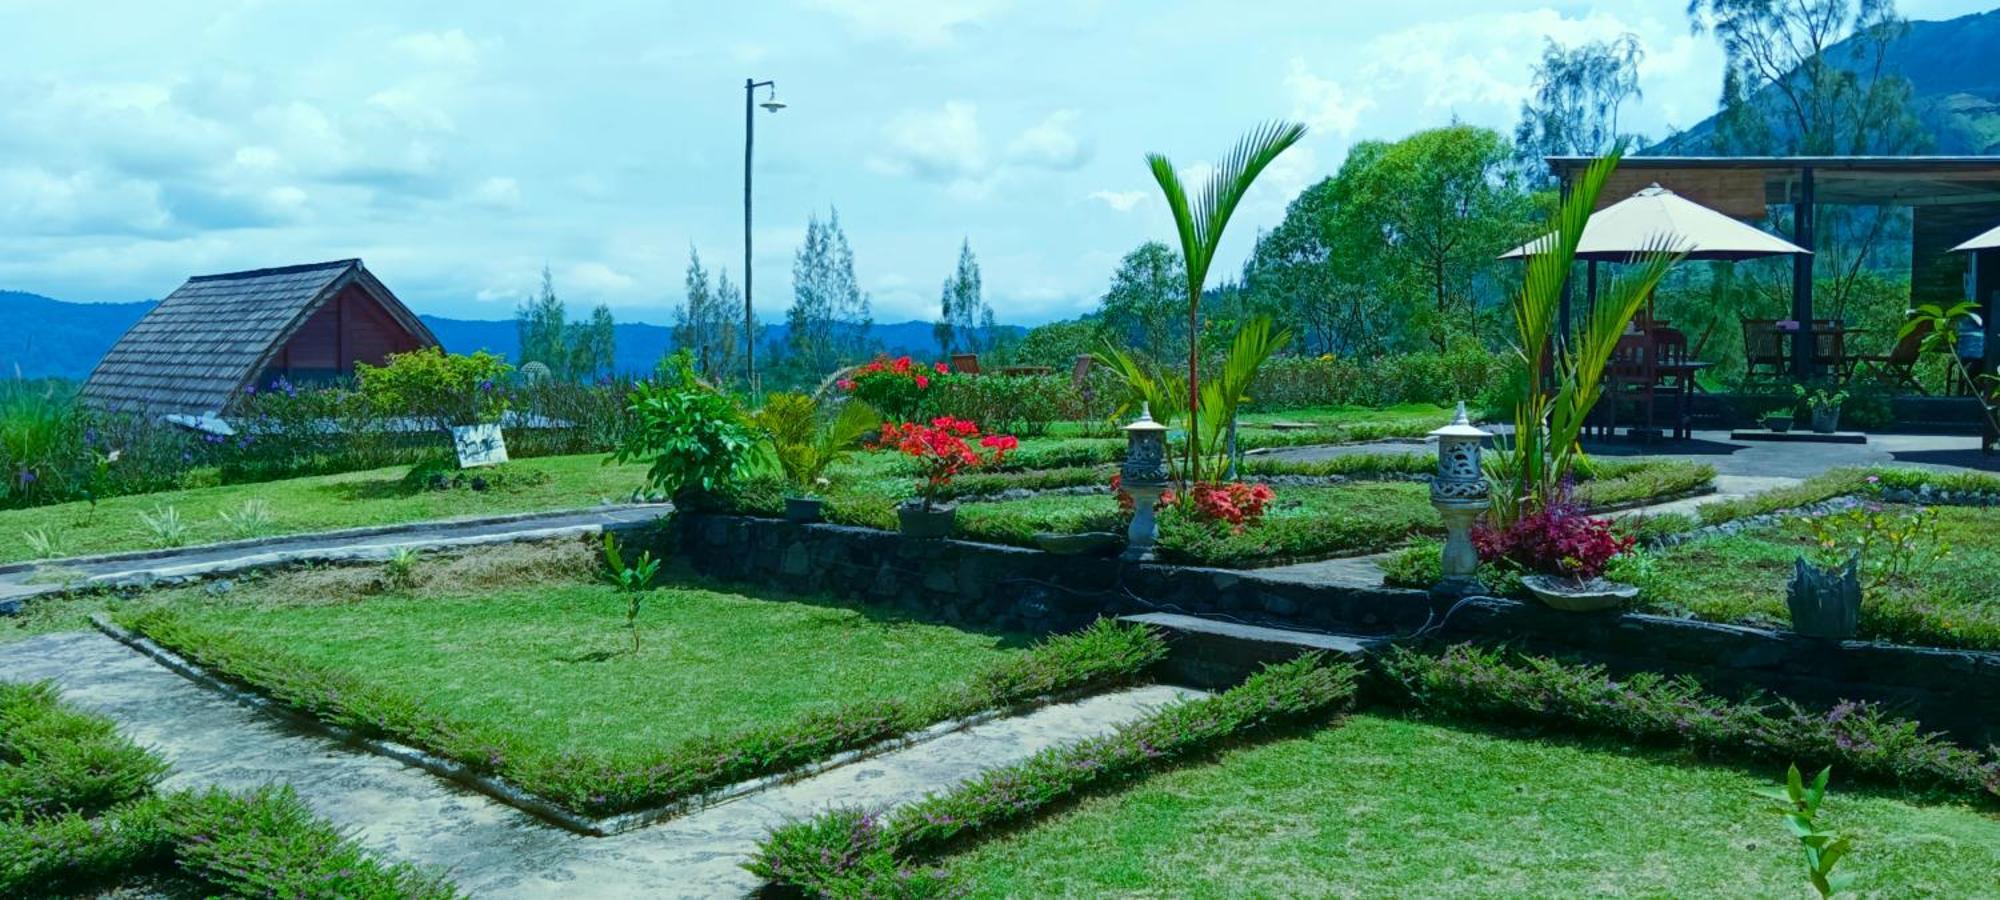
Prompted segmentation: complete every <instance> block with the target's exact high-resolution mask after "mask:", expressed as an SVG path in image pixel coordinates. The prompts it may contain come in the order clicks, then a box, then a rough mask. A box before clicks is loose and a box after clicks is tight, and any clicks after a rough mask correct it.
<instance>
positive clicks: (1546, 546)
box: [1472, 503, 1634, 580]
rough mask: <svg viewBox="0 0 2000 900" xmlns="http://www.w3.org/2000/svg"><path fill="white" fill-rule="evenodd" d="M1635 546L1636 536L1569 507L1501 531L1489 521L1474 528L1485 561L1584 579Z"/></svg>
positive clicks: (1539, 513)
mask: <svg viewBox="0 0 2000 900" xmlns="http://www.w3.org/2000/svg"><path fill="white" fill-rule="evenodd" d="M1633 543H1634V541H1633V538H1632V537H1630V536H1628V535H1620V534H1618V533H1617V531H1616V530H1615V529H1613V528H1612V523H1611V521H1610V520H1609V519H1595V518H1591V517H1590V516H1586V515H1584V514H1583V512H1582V510H1581V509H1579V508H1577V507H1575V506H1572V505H1569V504H1565V503H1556V504H1551V505H1549V506H1547V507H1544V508H1542V509H1538V510H1536V511H1534V512H1532V513H1529V514H1527V515H1525V516H1522V517H1521V518H1519V519H1516V520H1514V522H1513V523H1512V524H1510V525H1508V526H1506V527H1505V528H1502V529H1495V528H1493V527H1492V526H1490V525H1487V524H1485V523H1480V524H1479V525H1477V526H1474V528H1473V529H1472V545H1473V546H1474V547H1475V548H1477V549H1478V551H1479V559H1480V561H1481V562H1483V563H1487V564H1502V563H1504V564H1506V565H1510V566H1513V567H1515V568H1517V569H1520V570H1521V571H1524V572H1528V573H1530V574H1537V575H1564V576H1569V577H1571V578H1580V579H1585V580H1588V579H1592V578H1596V577H1598V576H1599V575H1602V574H1604V567H1605V566H1606V565H1609V564H1610V563H1611V558H1612V557H1614V556H1617V555H1618V554H1620V553H1624V552H1625V551H1627V550H1630V549H1632V545H1633Z"/></svg>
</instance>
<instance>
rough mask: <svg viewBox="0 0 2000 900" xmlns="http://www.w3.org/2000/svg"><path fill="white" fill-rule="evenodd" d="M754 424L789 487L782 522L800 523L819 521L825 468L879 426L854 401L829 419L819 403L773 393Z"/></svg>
mask: <svg viewBox="0 0 2000 900" xmlns="http://www.w3.org/2000/svg"><path fill="white" fill-rule="evenodd" d="M753 420H754V421H755V422H756V424H757V426H758V427H759V428H762V429H763V430H764V432H765V434H766V435H768V436H769V438H770V441H771V451H772V455H773V456H775V457H776V458H777V461H778V468H779V469H781V470H783V472H784V474H785V483H786V485H787V486H788V487H789V488H790V489H791V490H790V491H789V492H788V493H786V494H785V518H786V519H788V520H790V521H793V522H798V523H801V524H805V523H811V522H818V521H820V519H821V508H822V506H823V505H824V503H825V500H824V499H823V498H822V497H820V496H819V489H820V487H821V486H822V485H824V484H825V483H826V477H825V476H826V470H827V469H829V468H831V467H832V466H833V465H834V464H835V463H838V462H840V461H841V460H842V459H845V458H847V457H848V456H849V455H850V454H852V453H853V452H854V448H855V446H856V445H858V444H859V443H860V442H861V439H862V438H864V437H866V436H868V435H869V434H870V433H871V432H873V431H875V430H876V428H877V427H879V426H880V425H881V423H882V417H881V416H880V415H879V414H877V413H876V412H875V409H874V407H871V406H869V405H868V404H866V403H863V402H861V401H859V400H848V401H847V402H845V403H842V404H841V405H840V412H839V413H837V414H835V415H833V416H832V417H830V418H829V417H827V416H825V415H823V414H822V411H821V409H820V404H819V401H818V400H815V399H813V398H812V397H810V396H807V395H805V394H773V395H771V396H770V398H769V399H767V400H765V401H764V407H763V408H762V409H759V410H758V411H757V413H756V415H755V416H754V417H753Z"/></svg>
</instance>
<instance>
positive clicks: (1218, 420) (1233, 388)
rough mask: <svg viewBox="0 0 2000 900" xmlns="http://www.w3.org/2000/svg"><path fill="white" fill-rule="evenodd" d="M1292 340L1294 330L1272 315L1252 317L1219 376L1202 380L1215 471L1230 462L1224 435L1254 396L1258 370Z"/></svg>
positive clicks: (1204, 421)
mask: <svg viewBox="0 0 2000 900" xmlns="http://www.w3.org/2000/svg"><path fill="white" fill-rule="evenodd" d="M1291 340H1292V332H1291V330H1290V329H1281V328H1278V327H1277V326H1276V325H1275V324H1274V323H1273V322H1272V321H1271V317H1270V316H1257V317H1255V318H1252V319H1251V320H1250V321H1248V322H1245V323H1244V324H1243V327H1242V328H1240V329H1238V330H1237V332H1236V338H1235V340H1233V341H1231V342H1230V345H1229V356H1228V357H1226V358H1225V359H1224V360H1223V363H1222V369H1221V371H1219V372H1217V373H1216V377H1214V378H1210V379H1209V380H1207V381H1205V382H1202V385H1201V408H1202V409H1203V410H1204V411H1205V412H1206V415H1205V417H1204V418H1203V419H1202V423H1201V424H1202V434H1201V439H1202V441H1203V442H1204V443H1206V444H1207V445H1208V446H1210V447H1213V448H1215V449H1213V450H1211V451H1209V456H1210V457H1211V458H1210V460H1208V462H1209V463H1210V464H1212V465H1213V466H1214V470H1215V471H1221V470H1222V469H1223V468H1225V467H1226V466H1227V465H1228V463H1229V452H1230V451H1229V448H1228V447H1227V446H1226V445H1225V444H1224V439H1223V436H1224V434H1225V432H1226V431H1227V430H1228V428H1229V423H1230V422H1233V421H1235V419H1236V410H1237V408H1238V407H1240V406H1242V405H1243V402H1244V401H1245V400H1248V399H1250V387H1251V385H1252V384H1253V383H1255V382H1256V380H1257V371H1258V370H1259V369H1261V368H1262V367H1263V365H1264V362H1265V361H1266V360H1268V359H1270V358H1271V355H1272V354H1274V353H1276V352H1278V351H1279V350H1280V349H1282V348H1283V347H1284V346H1285V345H1286V344H1288V343H1290V342H1291Z"/></svg>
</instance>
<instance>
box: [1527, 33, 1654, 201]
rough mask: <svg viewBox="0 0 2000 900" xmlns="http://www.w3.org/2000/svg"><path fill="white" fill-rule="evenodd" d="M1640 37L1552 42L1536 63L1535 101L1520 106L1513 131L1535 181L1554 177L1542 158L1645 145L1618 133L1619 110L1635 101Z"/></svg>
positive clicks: (1625, 36)
mask: <svg viewBox="0 0 2000 900" xmlns="http://www.w3.org/2000/svg"><path fill="white" fill-rule="evenodd" d="M1645 55H1646V54H1645V51H1644V50H1642V49H1640V47H1639V38H1638V36H1637V35H1633V34H1622V35H1619V36H1618V37H1617V38H1616V39H1614V40H1610V41H1592V42H1590V43H1586V44H1582V45H1580V46H1577V47H1565V46H1563V45H1561V44H1558V43H1556V42H1555V41H1554V40H1553V39H1551V40H1550V41H1549V42H1548V44H1547V45H1546V46H1545V47H1543V49H1542V59H1541V61H1540V62H1539V63H1536V64H1535V75H1534V92H1535V93H1534V96H1532V97H1530V98H1529V99H1527V100H1524V101H1522V103H1521V121H1520V123H1519V124H1517V125H1515V126H1514V150H1515V154H1516V155H1517V156H1518V158H1519V159H1520V162H1521V166H1522V170H1523V171H1524V172H1527V173H1532V174H1531V177H1533V178H1534V179H1535V180H1537V181H1541V180H1543V179H1547V178H1550V177H1551V176H1550V175H1549V174H1548V172H1547V170H1546V168H1545V167H1544V166H1543V164H1542V159H1543V158H1544V157H1549V156H1594V155H1597V154H1601V153H1604V152H1605V151H1607V150H1610V149H1611V147H1612V146H1613V145H1614V144H1616V143H1617V142H1618V141H1620V140H1625V141H1626V142H1627V143H1628V144H1636V143H1639V142H1641V141H1642V139H1641V138H1638V137H1636V136H1633V135H1627V134H1625V133H1623V132H1621V131H1620V130H1619V128H1618V110H1619V108H1620V107H1622V106H1624V105H1625V101H1627V100H1637V99H1639V98H1640V97H1641V96H1642V95H1641V93H1640V90H1639V63H1640V61H1641V60H1643V59H1645Z"/></svg>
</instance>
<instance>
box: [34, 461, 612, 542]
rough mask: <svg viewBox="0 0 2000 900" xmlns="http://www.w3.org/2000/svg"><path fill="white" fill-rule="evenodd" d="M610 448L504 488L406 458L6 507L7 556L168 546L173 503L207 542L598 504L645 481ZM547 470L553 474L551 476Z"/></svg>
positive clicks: (540, 469) (512, 468) (522, 473)
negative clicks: (151, 517) (356, 468)
mask: <svg viewBox="0 0 2000 900" xmlns="http://www.w3.org/2000/svg"><path fill="white" fill-rule="evenodd" d="M604 459H605V457H603V456H602V455H598V454H590V455H585V456H550V457H538V458H534V459H523V460H516V461H514V462H511V463H508V464H507V467H506V468H507V470H508V472H509V473H510V474H509V479H510V480H509V483H508V484H507V486H506V487H504V488H501V489H493V490H485V491H473V490H470V489H467V488H458V489H452V490H445V491H429V490H419V489H414V488H408V487H406V486H405V485H404V484H403V483H402V479H403V475H404V473H406V472H408V471H409V467H407V466H392V467H389V468H386V469H374V470H371V471H366V472H347V473H343V474H340V475H320V476H314V477H310V478H293V479H288V480H284V481H269V482H262V483H257V484H231V485H222V486H218V487H205V488H193V489H189V490H182V491H168V492H164V493H158V494H141V495H134V496H129V497H113V498H111V499H108V500H105V501H102V502H100V503H98V504H97V506H96V507H95V508H92V507H91V505H90V504H89V503H84V502H76V503H63V504H57V505H54V506H40V507H35V508H32V509H13V510H5V511H0V563H6V562H17V561H21V560H26V559H33V558H35V557H36V556H37V555H38V554H36V553H35V551H34V550H33V549H32V548H31V547H30V545H29V542H28V540H27V539H26V538H25V537H24V536H25V535H27V534H29V533H31V532H41V533H45V534H47V535H48V536H49V537H50V538H51V539H53V541H54V542H55V544H54V546H55V553H54V555H58V556H79V555H85V554H92V553H109V552H114V551H120V550H144V549H151V548H156V547H161V546H165V545H166V542H164V541H163V540H162V539H161V538H160V537H159V536H158V535H156V534H155V533H154V532H153V531H152V530H151V529H149V528H148V527H147V525H146V523H145V521H144V520H142V519H141V518H140V514H141V513H146V514H155V513H156V511H157V510H161V509H165V508H168V507H171V508H172V509H173V510H175V511H176V512H178V513H179V514H180V519H181V521H182V522H183V524H184V525H185V526H186V534H185V535H184V537H183V539H182V542H183V543H186V544H201V543H209V542H213V541H225V540H231V539H234V538H238V537H245V536H251V537H261V536H270V535H279V534H291V533H297V532H304V531H320V530H325V529H331V528H354V527H360V526H367V525H388V524H394V523H398V522H414V521H421V520H424V519H443V518H452V517H459V516H481V515H497V514H504V513H516V512H531V511H535V510H553V509H568V508H576V507H587V506H595V505H597V504H598V503H600V502H603V501H604V500H607V499H609V500H625V499H629V498H630V497H631V495H632V492H633V490H634V489H636V488H638V487H640V486H641V485H643V484H644V482H645V472H646V469H645V466H643V465H639V464H632V465H622V466H621V465H605V464H604ZM544 475H545V476H546V479H545V480H544V479H543V478H542V476H544ZM252 499H257V500H261V501H263V502H264V504H265V505H266V507H267V508H268V509H269V511H270V523H269V525H268V526H267V527H265V528H263V529H261V530H258V531H256V532H255V533H251V534H245V533H243V532H239V531H237V530H235V529H233V528H232V527H231V526H230V525H229V524H228V523H227V522H225V521H223V518H222V514H223V513H231V514H234V513H236V512H238V511H240V510H241V509H242V508H243V505H244V503H245V502H246V501H249V500H252Z"/></svg>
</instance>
